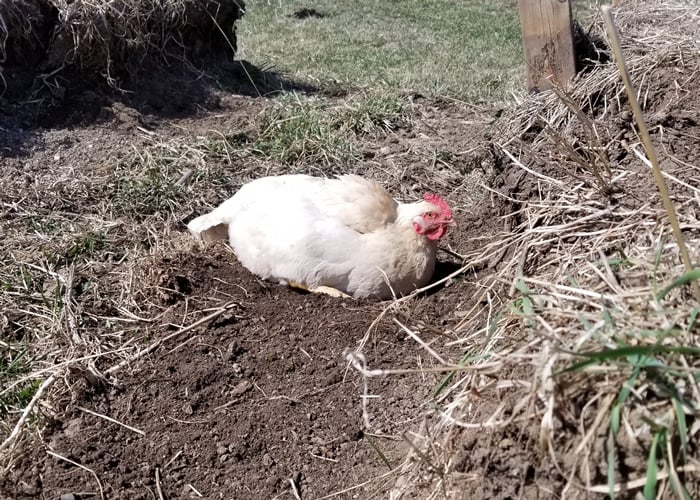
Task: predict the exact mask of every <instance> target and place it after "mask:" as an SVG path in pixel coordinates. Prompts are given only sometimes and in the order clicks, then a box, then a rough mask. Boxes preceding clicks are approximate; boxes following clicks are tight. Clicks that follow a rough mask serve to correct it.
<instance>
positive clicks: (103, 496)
mask: <svg viewBox="0 0 700 500" xmlns="http://www.w3.org/2000/svg"><path fill="white" fill-rule="evenodd" d="M46 453H48V454H49V455H51V456H52V457H55V458H58V459H59V460H63V461H64V462H68V463H69V464H71V465H75V466H76V467H78V468H80V469H83V470H84V471H87V472H89V473H90V474H92V477H94V478H95V481H97V487H98V488H99V489H100V498H101V499H102V500H104V498H105V494H104V491H103V490H102V483H101V482H100V478H99V477H97V474H95V471H94V470H92V469H89V468H87V467H85V466H84V465H82V464H79V463H78V462H74V461H73V460H71V459H70V458H66V457H64V456H63V455H59V454H58V453H55V452H53V451H51V450H46Z"/></svg>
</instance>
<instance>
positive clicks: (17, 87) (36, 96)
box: [0, 60, 318, 158]
mask: <svg viewBox="0 0 700 500" xmlns="http://www.w3.org/2000/svg"><path fill="white" fill-rule="evenodd" d="M13 76H15V78H14V81H15V83H14V85H13V88H10V89H8V92H7V93H6V94H5V96H4V97H3V96H0V157H14V158H18V157H23V156H26V154H27V147H30V146H31V145H34V140H35V137H36V136H37V132H38V131H39V130H41V129H47V128H49V129H51V128H71V127H77V126H81V127H84V126H89V125H91V124H99V123H110V122H112V121H113V119H114V117H115V114H116V113H127V114H133V115H135V116H136V118H137V121H138V122H140V124H141V126H143V127H144V128H148V127H149V122H150V121H153V120H159V119H172V118H182V117H186V116H191V115H195V114H197V113H198V112H201V111H215V110H217V109H221V104H220V96H221V91H223V92H224V93H229V94H234V95H242V96H249V97H259V98H265V97H271V96H274V95H276V94H277V93H279V92H288V91H296V92H302V93H315V92H318V89H317V88H315V87H313V86H311V85H307V84H303V83H298V82H294V81H292V80H290V79H288V78H286V77H285V76H284V75H283V74H281V73H279V72H277V71H274V70H273V69H270V68H259V67H257V66H255V65H253V64H251V63H249V62H247V61H245V60H241V61H221V60H219V61H216V62H212V63H210V64H208V65H207V67H205V68H202V69H199V70H197V69H196V68H194V67H192V66H185V65H171V66H170V67H168V68H160V69H156V70H150V71H147V72H143V73H141V74H139V75H138V77H135V78H132V79H130V80H123V81H121V82H120V84H119V87H118V88H113V87H110V86H109V85H108V84H107V82H105V80H104V79H103V78H100V77H95V78H94V79H92V80H86V79H84V78H80V77H77V76H76V77H75V78H73V77H71V75H68V74H62V75H61V76H60V77H58V76H56V77H47V76H46V75H41V76H39V77H25V78H23V76H22V75H20V74H18V75H13ZM21 82H24V83H25V84H24V85H22V83H21Z"/></svg>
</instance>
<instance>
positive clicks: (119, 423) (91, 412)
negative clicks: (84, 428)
mask: <svg viewBox="0 0 700 500" xmlns="http://www.w3.org/2000/svg"><path fill="white" fill-rule="evenodd" d="M77 408H78V410H80V411H84V412H85V413H89V414H90V415H94V416H96V417H100V418H104V419H105V420H107V421H109V422H112V423H114V424H117V425H121V426H122V427H124V428H125V429H129V430H130V431H132V432H135V433H136V434H140V435H142V436H145V435H146V433H145V432H143V431H142V430H141V429H137V428H136V427H131V426H130V425H126V424H125V423H122V422H120V421H119V420H115V419H113V418H112V417H108V416H107V415H102V414H101V413H96V412H94V411H92V410H88V409H87V408H83V407H82V406H78V407H77Z"/></svg>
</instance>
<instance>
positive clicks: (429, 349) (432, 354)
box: [394, 318, 448, 365]
mask: <svg viewBox="0 0 700 500" xmlns="http://www.w3.org/2000/svg"><path fill="white" fill-rule="evenodd" d="M394 323H396V324H397V325H399V326H400V327H401V328H402V329H403V331H404V332H406V333H407V334H408V335H409V336H410V337H411V338H412V339H413V340H415V341H416V342H418V344H420V346H421V347H422V348H423V349H425V350H426V351H428V353H429V354H430V355H431V356H432V357H434V358H435V359H437V360H438V361H439V362H440V364H442V365H447V364H448V363H447V361H445V360H444V359H442V356H440V355H439V354H438V353H436V352H435V351H434V350H433V349H432V347H430V346H429V345H428V344H426V343H425V342H424V341H423V339H421V338H420V337H419V336H418V335H417V334H416V333H415V332H414V331H412V330H411V329H410V328H408V327H407V326H406V325H404V324H403V323H401V322H400V321H399V320H398V319H396V318H394Z"/></svg>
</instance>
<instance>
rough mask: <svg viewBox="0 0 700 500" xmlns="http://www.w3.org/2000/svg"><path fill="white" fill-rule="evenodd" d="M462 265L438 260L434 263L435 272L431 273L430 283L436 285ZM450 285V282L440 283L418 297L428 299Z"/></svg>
mask: <svg viewBox="0 0 700 500" xmlns="http://www.w3.org/2000/svg"><path fill="white" fill-rule="evenodd" d="M463 266H464V264H462V263H459V262H455V261H444V260H438V261H436V262H435V272H434V273H433V280H432V283H436V282H438V281H440V280H442V279H444V278H447V277H448V276H449V275H451V274H452V273H454V272H456V271H458V270H459V269H461V268H462V267H463ZM449 285H450V280H447V281H445V282H444V283H440V284H439V285H436V286H433V287H430V288H429V289H428V290H426V291H425V292H423V293H421V294H419V296H420V297H430V296H431V295H433V294H436V293H438V292H440V291H441V290H443V289H444V288H446V287H447V286H449Z"/></svg>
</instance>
